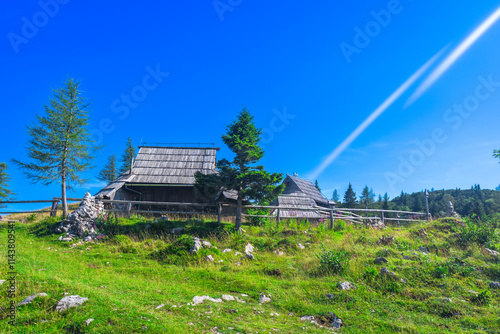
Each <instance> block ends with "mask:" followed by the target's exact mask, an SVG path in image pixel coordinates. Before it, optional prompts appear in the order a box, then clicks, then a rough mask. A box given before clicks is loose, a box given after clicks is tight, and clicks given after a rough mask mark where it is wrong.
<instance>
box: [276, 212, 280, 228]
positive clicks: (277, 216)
mask: <svg viewBox="0 0 500 334" xmlns="http://www.w3.org/2000/svg"><path fill="white" fill-rule="evenodd" d="M279 225H280V208H279V207H278V211H277V213H276V226H279Z"/></svg>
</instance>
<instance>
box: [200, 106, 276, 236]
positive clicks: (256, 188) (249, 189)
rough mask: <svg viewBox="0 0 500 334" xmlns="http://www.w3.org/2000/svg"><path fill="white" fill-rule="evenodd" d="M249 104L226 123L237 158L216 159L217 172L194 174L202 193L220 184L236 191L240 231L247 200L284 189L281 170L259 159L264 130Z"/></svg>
mask: <svg viewBox="0 0 500 334" xmlns="http://www.w3.org/2000/svg"><path fill="white" fill-rule="evenodd" d="M253 119H254V118H253V116H252V115H250V113H249V112H248V110H247V109H246V108H243V110H242V111H241V112H240V113H239V115H238V118H237V119H236V120H235V121H233V122H232V123H231V124H229V125H228V126H227V127H226V131H227V133H226V134H225V135H223V136H222V141H223V142H224V144H226V145H227V147H228V148H229V149H230V150H231V151H232V152H233V153H234V155H235V156H234V159H233V160H232V161H229V160H227V159H221V160H219V161H218V163H217V170H218V173H217V174H210V175H203V174H201V173H200V172H197V173H196V174H195V178H196V182H195V189H196V190H197V192H198V193H203V192H204V190H206V189H213V188H214V187H218V188H219V189H220V191H233V192H235V193H236V194H237V199H236V201H237V210H236V226H235V228H236V230H237V231H241V214H242V205H243V201H244V200H250V201H256V202H270V201H272V200H273V199H274V198H276V197H277V196H278V195H279V194H280V193H281V192H282V191H283V189H284V185H283V184H279V183H281V181H282V180H283V175H282V174H280V173H269V172H267V171H265V170H264V167H263V166H260V165H256V163H257V162H258V161H259V160H260V159H261V158H262V157H263V156H264V151H263V150H262V148H261V147H260V146H259V141H260V139H261V135H262V130H261V129H259V128H257V127H256V126H255V124H254V121H253Z"/></svg>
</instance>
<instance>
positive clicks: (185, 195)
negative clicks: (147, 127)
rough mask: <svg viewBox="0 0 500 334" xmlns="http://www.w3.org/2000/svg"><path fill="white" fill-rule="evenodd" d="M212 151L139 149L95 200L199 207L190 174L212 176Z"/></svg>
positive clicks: (152, 147)
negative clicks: (197, 173) (176, 203)
mask: <svg viewBox="0 0 500 334" xmlns="http://www.w3.org/2000/svg"><path fill="white" fill-rule="evenodd" d="M217 151H219V148H216V147H158V146H141V147H139V152H138V153H137V157H136V158H135V160H134V162H133V164H132V168H131V170H130V171H128V172H126V173H124V174H122V175H121V176H120V177H119V178H118V179H116V180H115V181H113V182H111V183H110V184H108V185H107V186H106V187H104V188H103V189H101V190H100V191H99V192H98V193H97V194H96V195H95V196H96V197H97V198H103V199H111V200H136V201H152V202H181V203H199V202H201V201H200V200H199V199H198V198H196V196H195V192H194V183H195V178H194V174H195V173H196V172H201V173H203V174H213V173H216V169H215V164H216V161H217V156H216V153H217Z"/></svg>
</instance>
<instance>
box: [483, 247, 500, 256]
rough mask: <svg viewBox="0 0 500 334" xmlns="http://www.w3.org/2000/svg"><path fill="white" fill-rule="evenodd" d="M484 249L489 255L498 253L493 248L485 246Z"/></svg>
mask: <svg viewBox="0 0 500 334" xmlns="http://www.w3.org/2000/svg"><path fill="white" fill-rule="evenodd" d="M484 251H485V252H486V253H488V254H489V255H493V256H498V255H500V253H499V252H497V251H496V250H493V249H489V248H485V249H484Z"/></svg>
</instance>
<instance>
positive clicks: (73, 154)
mask: <svg viewBox="0 0 500 334" xmlns="http://www.w3.org/2000/svg"><path fill="white" fill-rule="evenodd" d="M79 86H80V82H79V81H74V80H73V79H69V80H67V81H66V82H65V83H64V85H63V86H62V88H59V89H55V90H54V92H53V96H52V99H51V100H50V101H49V104H48V105H45V106H44V109H45V115H43V116H40V115H37V116H36V119H35V122H34V123H33V124H31V125H28V126H27V132H28V135H29V140H28V145H27V147H26V149H27V154H28V158H29V160H28V161H27V162H21V161H19V160H16V159H13V160H12V161H13V162H14V163H15V164H16V165H17V166H18V167H19V168H20V169H21V170H22V171H23V172H24V173H25V175H26V176H27V177H28V178H29V179H30V180H31V182H32V183H42V184H44V185H49V184H52V183H54V182H57V183H60V185H61V197H62V205H63V214H64V216H67V215H68V204H67V201H66V191H67V190H71V189H73V185H75V184H79V185H83V184H84V183H85V182H86V181H87V180H86V179H84V178H82V176H81V174H82V173H84V172H85V171H87V170H89V169H91V168H93V166H92V161H93V159H94V154H95V152H96V151H97V150H98V149H99V148H100V147H97V146H95V141H94V139H93V138H92V135H91V133H90V132H89V131H88V126H89V115H90V111H89V105H90V104H89V103H86V102H85V99H84V98H83V97H82V96H81V91H80V89H79Z"/></svg>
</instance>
